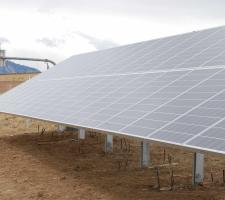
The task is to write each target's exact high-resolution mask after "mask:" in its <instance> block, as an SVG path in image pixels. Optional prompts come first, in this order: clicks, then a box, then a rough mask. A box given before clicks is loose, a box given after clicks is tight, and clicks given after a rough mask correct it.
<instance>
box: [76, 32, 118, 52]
mask: <svg viewBox="0 0 225 200" xmlns="http://www.w3.org/2000/svg"><path fill="white" fill-rule="evenodd" d="M75 34H77V35H79V36H80V37H82V38H84V39H86V40H88V43H89V44H90V45H92V46H94V47H95V48H96V49H97V50H102V49H108V48H112V47H116V46H118V44H117V43H115V42H113V41H112V40H109V39H98V38H95V37H93V36H90V35H88V34H86V33H83V32H80V31H76V32H75Z"/></svg>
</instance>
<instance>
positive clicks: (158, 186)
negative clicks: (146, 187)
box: [155, 167, 160, 190]
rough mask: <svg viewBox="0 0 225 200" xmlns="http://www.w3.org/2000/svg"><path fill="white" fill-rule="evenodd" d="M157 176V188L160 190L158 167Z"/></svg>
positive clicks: (157, 169)
mask: <svg viewBox="0 0 225 200" xmlns="http://www.w3.org/2000/svg"><path fill="white" fill-rule="evenodd" d="M155 169H156V176H157V188H158V189H159V190H160V178H159V168H158V167H156V168H155Z"/></svg>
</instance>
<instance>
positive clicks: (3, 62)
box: [0, 48, 5, 67]
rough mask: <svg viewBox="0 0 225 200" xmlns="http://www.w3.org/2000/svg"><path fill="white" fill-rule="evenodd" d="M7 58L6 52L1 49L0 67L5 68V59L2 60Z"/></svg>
mask: <svg viewBox="0 0 225 200" xmlns="http://www.w3.org/2000/svg"><path fill="white" fill-rule="evenodd" d="M4 57H5V50H2V49H1V48H0V67H4V66H5V59H2V58H4Z"/></svg>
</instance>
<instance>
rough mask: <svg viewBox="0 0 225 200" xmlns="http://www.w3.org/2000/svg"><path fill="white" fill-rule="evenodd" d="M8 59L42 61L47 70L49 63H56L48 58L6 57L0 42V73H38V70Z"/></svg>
mask: <svg viewBox="0 0 225 200" xmlns="http://www.w3.org/2000/svg"><path fill="white" fill-rule="evenodd" d="M9 60H24V61H38V62H44V63H46V65H47V70H48V69H49V68H50V67H49V63H51V64H52V65H53V66H54V65H56V63H55V62H54V61H52V60H49V59H41V58H24V57H8V56H6V51H5V50H3V49H1V43H0V74H12V73H40V71H39V70H37V69H35V68H32V67H28V66H25V65H20V64H16V63H14V62H11V61H9Z"/></svg>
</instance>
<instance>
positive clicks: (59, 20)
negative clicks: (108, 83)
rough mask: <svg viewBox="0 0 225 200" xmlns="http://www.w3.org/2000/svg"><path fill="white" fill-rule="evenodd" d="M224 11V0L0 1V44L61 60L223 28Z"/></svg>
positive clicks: (14, 52)
mask: <svg viewBox="0 0 225 200" xmlns="http://www.w3.org/2000/svg"><path fill="white" fill-rule="evenodd" d="M224 9H225V0H110V1H109V0H89V1H88V0H38V1H37V0H0V26H1V28H0V43H2V48H4V49H6V50H7V55H8V56H23V57H38V58H49V59H52V60H54V61H56V62H59V61H61V60H63V59H65V58H67V57H70V56H71V55H74V54H79V53H83V52H87V51H94V50H100V49H104V48H110V47H114V46H117V45H123V44H128V43H133V42H138V41H143V40H150V39H153V38H158V37H163V36H168V35H173V34H178V33H183V32H188V31H194V30H200V29H204V28H209V27H215V26H221V25H225V12H224ZM33 65H38V64H37V63H33ZM38 67H39V68H40V69H44V67H45V66H43V65H40V64H39V65H38Z"/></svg>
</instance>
